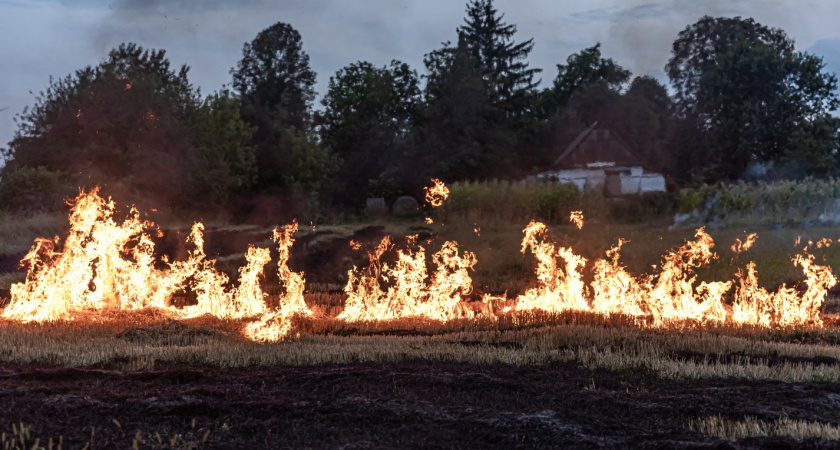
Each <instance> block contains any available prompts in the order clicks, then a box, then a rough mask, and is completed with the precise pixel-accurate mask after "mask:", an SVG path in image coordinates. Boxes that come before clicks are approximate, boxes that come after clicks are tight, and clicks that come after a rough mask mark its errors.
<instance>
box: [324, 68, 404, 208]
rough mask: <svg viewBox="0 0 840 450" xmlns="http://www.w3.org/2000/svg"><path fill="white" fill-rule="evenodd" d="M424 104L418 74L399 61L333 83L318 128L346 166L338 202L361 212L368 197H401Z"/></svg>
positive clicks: (347, 71)
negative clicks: (406, 163) (422, 103)
mask: <svg viewBox="0 0 840 450" xmlns="http://www.w3.org/2000/svg"><path fill="white" fill-rule="evenodd" d="M419 102H420V88H419V79H418V76H417V73H416V72H415V71H414V70H411V68H410V67H409V66H408V65H407V64H405V63H402V62H399V61H396V60H395V61H391V64H390V66H385V67H375V66H374V65H372V64H371V63H369V62H362V61H360V62H357V63H353V64H351V65H349V66H347V67H344V68H342V69H341V70H339V71H338V72H336V74H335V76H333V77H330V82H329V87H328V91H327V94H326V95H325V96H324V99H323V101H322V103H323V105H324V111H323V113H321V114H319V115H318V117H317V122H318V124H319V125H320V127H321V128H320V131H321V137H322V139H323V141H324V144H325V145H326V146H328V147H329V148H330V149H331V150H332V151H333V153H334V154H335V155H336V156H337V157H338V158H339V159H340V160H341V168H340V170H339V171H338V173H337V175H336V180H335V181H334V182H333V183H332V186H331V191H332V195H333V198H334V199H336V200H339V201H342V202H343V203H345V204H347V205H348V206H356V207H358V206H361V205H363V204H364V199H365V198H366V197H370V196H373V197H380V196H384V197H392V196H394V195H397V191H400V190H401V189H400V184H401V183H400V182H399V181H398V180H399V179H400V178H401V173H402V168H403V165H404V164H405V156H406V153H407V152H408V150H409V149H410V147H411V138H412V136H411V132H412V130H413V129H414V127H415V126H416V124H417V119H418V106H419ZM412 170H415V169H414V168H413V169H412Z"/></svg>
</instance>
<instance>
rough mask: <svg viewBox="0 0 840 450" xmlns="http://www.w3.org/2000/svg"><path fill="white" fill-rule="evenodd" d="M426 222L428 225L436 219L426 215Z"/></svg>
mask: <svg viewBox="0 0 840 450" xmlns="http://www.w3.org/2000/svg"><path fill="white" fill-rule="evenodd" d="M425 222H426V225H431V224H433V223H435V221H434V220H432V218H431V217H426V220H425Z"/></svg>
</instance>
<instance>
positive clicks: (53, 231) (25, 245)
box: [0, 211, 68, 255]
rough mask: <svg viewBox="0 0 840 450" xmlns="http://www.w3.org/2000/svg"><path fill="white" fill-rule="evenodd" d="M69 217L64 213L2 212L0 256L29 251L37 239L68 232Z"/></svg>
mask: <svg viewBox="0 0 840 450" xmlns="http://www.w3.org/2000/svg"><path fill="white" fill-rule="evenodd" d="M67 228H68V225H67V215H66V214H65V213H63V212H50V213H43V212H42V213H31V214H28V213H10V212H8V211H2V212H0V255H8V254H12V253H20V252H25V251H26V250H29V248H30V247H32V242H33V241H34V240H35V238H36V237H46V238H52V237H53V236H56V235H62V234H65V233H66V232H67Z"/></svg>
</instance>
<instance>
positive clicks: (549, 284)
mask: <svg viewBox="0 0 840 450" xmlns="http://www.w3.org/2000/svg"><path fill="white" fill-rule="evenodd" d="M114 215H115V206H114V203H113V202H112V201H111V200H110V199H104V198H102V197H101V196H100V195H99V190H98V189H94V190H92V191H90V192H87V193H85V192H82V193H80V194H79V196H78V197H77V198H76V199H75V201H74V202H73V204H72V208H71V211H70V215H69V220H70V230H69V232H68V235H67V237H66V238H65V239H64V242H61V240H60V239H59V238H58V237H55V238H53V239H44V238H38V239H36V240H35V243H34V245H33V246H32V248H31V250H30V251H29V253H27V255H26V256H25V257H24V258H23V260H22V261H21V264H22V265H23V267H25V268H26V270H27V275H26V279H25V280H24V281H23V282H20V283H15V284H13V285H12V286H11V289H10V294H11V299H10V303H9V304H8V306H6V308H5V309H4V310H3V311H2V317H3V318H6V319H11V320H17V321H21V322H49V321H57V320H76V319H79V318H82V317H98V316H95V313H101V312H104V311H106V310H114V309H116V310H140V309H144V308H157V309H159V310H162V311H165V312H166V313H167V314H169V315H170V316H171V317H173V318H191V317H199V316H203V315H211V316H215V317H218V318H222V319H231V320H241V321H242V322H243V332H244V334H245V336H247V337H248V338H250V339H252V340H254V341H277V340H280V339H282V338H283V337H284V336H286V335H288V334H289V333H290V332H291V331H292V326H293V325H292V324H293V321H292V320H291V319H292V318H293V317H294V316H302V317H310V316H313V312H312V311H311V310H310V309H309V307H308V306H307V305H306V302H305V301H304V292H305V283H306V282H305V277H304V273H303V272H295V271H293V270H292V269H291V268H290V267H289V260H290V258H291V248H292V246H293V244H294V235H295V233H296V232H297V231H298V224H297V223H296V222H295V223H292V224H290V225H286V226H283V227H278V228H275V229H274V231H273V233H272V240H273V241H274V243H275V244H276V245H277V253H278V260H277V277H278V279H279V280H280V284H281V288H282V289H281V294H280V295H279V298H277V306H276V307H271V308H270V307H269V306H268V303H267V302H266V300H267V297H268V296H267V294H266V293H265V292H264V291H263V285H264V282H265V280H264V278H265V268H266V266H267V265H268V264H269V263H270V262H271V261H272V258H271V250H270V249H269V248H261V247H257V246H254V245H251V246H250V247H249V248H248V250H247V252H246V253H245V255H244V256H245V264H244V265H243V266H242V267H240V268H239V269H238V272H237V282H236V283H233V282H232V280H231V279H230V277H229V276H228V275H227V274H225V273H224V272H222V271H220V270H218V269H217V268H216V261H215V260H213V259H211V258H208V257H207V255H206V253H205V251H204V226H203V225H202V224H201V223H195V224H194V225H193V226H192V229H191V231H190V234H189V236H188V238H187V246H188V249H189V250H188V254H187V257H186V258H185V259H184V260H180V261H169V260H167V259H166V258H165V257H164V258H160V259H159V258H157V257H156V256H155V244H154V240H153V236H158V237H159V236H161V235H162V234H161V231H160V230H159V229H158V227H157V226H156V225H155V224H154V223H152V222H149V221H143V220H141V219H140V214H139V213H138V211H137V210H136V209H134V208H132V209H131V210H130V212H129V213H128V215H127V217H126V218H125V219H124V220H122V221H118V220H116V219H115V217H114ZM575 217H578V218H579V219H580V224H581V225H582V223H583V222H582V221H583V218H582V215H579V216H576V215H575V214H572V216H571V219H572V220H574V219H575ZM476 226H477V225H476ZM475 232H476V233H478V232H479V229H478V228H476V229H475ZM523 233H524V237H523V239H522V243H521V251H522V253H523V254H524V253H527V252H529V251H530V252H531V253H532V254H533V255H534V256H535V258H536V261H537V264H536V275H537V282H536V286H534V287H532V288H530V289H527V290H526V291H525V292H524V293H523V294H522V295H520V296H518V297H517V298H516V299H515V306H511V304H512V303H513V302H511V303H508V304H506V305H504V306H503V309H502V311H501V312H502V313H503V314H506V313H510V312H514V311H528V310H536V309H539V310H543V311H547V312H563V311H584V312H592V313H596V314H602V315H605V316H609V315H613V314H622V315H626V316H630V317H633V318H635V319H636V322H637V323H639V324H641V325H646V326H654V327H662V326H671V325H670V324H673V323H675V322H680V321H686V320H690V321H697V322H700V323H706V322H711V323H733V324H749V325H757V326H764V327H788V326H821V325H822V320H821V318H820V308H821V307H822V304H823V302H824V301H825V299H826V297H827V294H828V289H830V288H831V287H833V286H834V285H835V284H836V283H837V279H836V277H835V276H834V275H833V274H832V272H831V269H830V268H828V267H826V266H821V265H818V264H815V262H814V260H815V258H814V256H813V255H811V254H809V253H808V252H807V248H808V247H810V246H816V247H818V248H821V247H823V246H827V245H830V244H831V243H832V241H831V240H827V239H824V240H821V241H818V242H817V243H813V242H809V244H808V247H806V249H805V251H803V252H802V253H801V254H799V255H797V256H795V257H794V258H793V263H794V264H795V265H796V266H798V267H800V268H801V269H802V272H803V275H804V277H805V281H804V283H803V285H802V287H801V288H794V287H788V286H786V285H782V286H781V287H779V288H778V289H777V290H776V291H775V292H769V291H767V290H766V289H764V288H763V287H761V286H759V283H758V275H757V270H756V265H755V263H754V262H749V263H748V264H747V265H746V266H745V267H744V269H743V270H739V271H738V273H737V274H736V277H735V279H734V280H725V281H710V282H698V280H697V270H698V269H700V268H702V267H706V266H708V265H709V264H710V262H711V261H713V260H715V259H716V258H717V257H718V256H717V254H715V252H714V251H713V248H714V245H715V243H714V240H713V239H712V237H711V236H710V235H709V234H708V233H706V231H705V230H704V229H703V228H700V229H698V230H697V231H696V233H695V235H694V239H693V240H688V241H687V242H685V243H684V244H682V245H681V246H678V247H676V248H674V249H672V250H670V251H668V252H667V253H666V254H665V255H664V256H663V257H662V261H661V263H660V264H659V265H658V266H657V267H655V268H654V272H653V273H651V274H641V275H634V274H631V273H629V272H628V271H627V269H626V268H625V266H624V265H622V263H621V262H620V256H621V250H622V248H623V246H624V244H626V243H627V241H625V240H623V239H619V240H618V242H617V244H616V245H614V246H613V247H612V248H610V249H609V250H608V251H607V252H606V256H605V257H604V258H601V259H598V260H596V261H595V262H594V263H593V264H591V266H588V265H587V262H588V261H587V259H586V258H584V257H582V256H580V255H578V254H576V253H575V251H574V250H573V249H572V248H571V247H563V246H560V245H558V244H556V243H555V242H553V241H551V239H550V238H549V236H548V230H547V227H546V226H545V224H542V223H540V222H536V221H532V222H530V223H529V224H528V226H527V227H525V229H524V230H523ZM756 238H757V235H755V234H750V235H748V236H747V237H746V239H745V240H744V241H743V242H742V241H741V240H738V241H737V242H736V245H734V246H733V247H732V249H733V251H734V252H735V253H736V254H739V253H741V252H743V251H745V250H746V249H748V248H749V247H750V246H751V245H752V244H753V243H754V242H755V240H756ZM407 242H408V247H407V248H406V249H404V250H396V251H395V252H393V250H394V245H393V244H392V241H391V238H390V237H388V236H386V237H384V238H383V239H382V240H381V242H380V243H379V245H378V246H377V247H376V248H375V249H374V250H372V251H370V252H369V257H370V263H369V265H368V266H367V267H365V268H361V269H360V268H357V267H353V268H352V269H351V270H349V271H348V281H347V284H346V285H345V287H344V292H345V294H346V296H347V299H346V302H345V308H344V310H343V311H342V312H341V314H339V315H338V316H337V317H336V318H337V319H339V320H345V321H349V322H353V321H388V320H398V319H403V318H422V319H427V320H436V321H441V322H446V321H450V320H454V319H459V318H471V317H475V315H476V312H475V311H474V310H473V309H472V308H471V306H470V305H469V304H468V303H467V299H468V298H469V296H470V295H471V294H472V278H471V276H470V271H471V270H472V269H473V268H474V266H475V265H476V264H477V259H476V256H475V254H473V253H471V252H462V251H460V250H459V248H458V244H457V243H456V242H454V241H447V242H445V243H444V244H443V246H442V247H441V248H440V250H439V251H438V252H436V253H434V254H433V255H432V256H431V261H430V262H427V257H426V249H425V248H424V247H423V246H421V245H418V244H417V236H409V237H408V238H407ZM350 245H351V247H353V248H354V249H359V248H361V244H360V243H359V242H356V241H351V242H350ZM386 254H388V255H389V256H391V257H393V258H392V259H388V261H389V262H384V261H383V258H384V257H385V256H386ZM390 261H393V262H390ZM429 267H431V270H430V269H429ZM588 271H591V282H587V281H586V280H589V279H590V278H589V276H588V275H589V274H590V272H588ZM733 287H734V289H733ZM184 294H190V295H189V297H190V298H192V299H193V301H191V302H190V303H191V304H188V305H175V304H173V303H178V302H173V299H174V298H177V297H179V296H183V295H184ZM482 298H483V299H484V305H483V307H480V309H479V314H481V315H485V316H493V314H494V312H493V309H494V305H499V304H504V303H507V302H508V299H507V297H506V295H505V296H494V295H491V294H487V293H485V294H483V296H482ZM730 298H731V299H732V301H731V304H730V303H729V302H728V301H725V300H726V299H730ZM272 304H273V303H272ZM91 313H94V315H92V314H91Z"/></svg>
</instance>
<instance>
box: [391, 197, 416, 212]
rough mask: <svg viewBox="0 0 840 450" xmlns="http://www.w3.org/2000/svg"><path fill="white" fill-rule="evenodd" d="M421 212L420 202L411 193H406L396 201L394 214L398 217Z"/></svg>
mask: <svg viewBox="0 0 840 450" xmlns="http://www.w3.org/2000/svg"><path fill="white" fill-rule="evenodd" d="M419 213H420V204H419V203H417V200H415V199H414V197H412V196H410V195H404V196H402V197H400V198H398V199H397V201H395V202H394V215H395V216H398V217H405V216H413V215H415V214H419Z"/></svg>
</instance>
